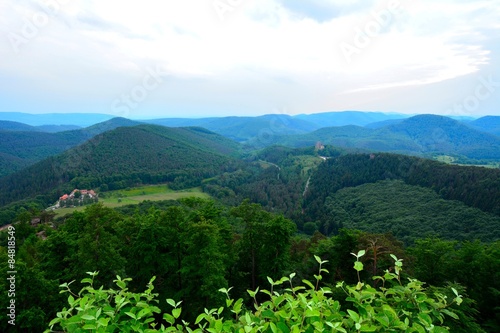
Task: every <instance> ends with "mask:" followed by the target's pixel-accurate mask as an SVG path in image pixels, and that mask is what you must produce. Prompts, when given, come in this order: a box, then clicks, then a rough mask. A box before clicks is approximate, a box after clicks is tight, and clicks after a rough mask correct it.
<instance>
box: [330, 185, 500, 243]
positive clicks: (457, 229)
mask: <svg viewBox="0 0 500 333" xmlns="http://www.w3.org/2000/svg"><path fill="white" fill-rule="evenodd" d="M325 209H326V212H327V216H328V217H329V220H328V222H327V223H329V224H332V225H333V224H336V223H337V224H339V225H341V226H342V227H344V228H351V229H359V230H363V231H367V232H371V233H386V232H391V233H392V234H394V236H396V237H397V238H398V239H399V240H402V241H404V242H405V243H406V244H411V243H413V242H414V240H415V239H418V238H423V237H432V236H438V237H441V238H444V239H450V240H460V241H464V240H469V241H473V240H475V239H480V240H481V241H484V242H491V241H495V240H498V239H500V216H495V215H493V214H490V213H485V212H483V211H481V210H479V209H477V208H472V207H468V206H466V205H465V204H463V203H462V202H460V201H453V200H444V199H443V198H441V197H440V196H439V195H438V194H437V193H436V192H434V191H433V190H431V189H428V188H424V187H420V186H413V185H407V184H405V183H404V182H403V181H401V180H381V181H378V182H376V183H369V184H363V185H360V186H356V187H349V188H344V189H341V190H339V191H337V192H336V193H335V194H333V195H332V196H330V197H328V198H327V199H326V203H325Z"/></svg>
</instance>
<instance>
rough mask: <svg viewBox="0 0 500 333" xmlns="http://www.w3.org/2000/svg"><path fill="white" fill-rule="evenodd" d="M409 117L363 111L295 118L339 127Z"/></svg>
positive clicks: (308, 115)
mask: <svg viewBox="0 0 500 333" xmlns="http://www.w3.org/2000/svg"><path fill="white" fill-rule="evenodd" d="M408 117H409V116H408V115H404V114H398V113H383V112H362V111H342V112H322V113H313V114H301V115H297V116H295V118H297V119H302V120H305V121H308V122H311V123H313V124H316V125H317V126H318V127H338V126H346V125H356V126H366V125H368V124H370V123H374V122H380V121H386V120H397V119H405V118H408Z"/></svg>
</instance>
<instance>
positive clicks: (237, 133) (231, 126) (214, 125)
mask: <svg viewBox="0 0 500 333" xmlns="http://www.w3.org/2000/svg"><path fill="white" fill-rule="evenodd" d="M144 122H147V123H151V124H157V125H163V126H169V127H177V126H199V127H204V128H206V129H208V130H210V131H213V132H215V133H217V134H221V135H223V136H225V137H227V138H230V139H232V140H235V141H239V142H244V141H247V140H250V139H256V138H262V137H265V136H268V135H269V134H271V135H286V134H299V133H307V132H310V131H313V130H315V129H317V128H319V127H320V126H318V125H316V124H312V123H310V122H308V121H305V120H301V119H296V118H294V117H291V116H288V115H280V114H269V115H263V116H257V117H221V118H200V119H188V118H165V119H153V120H144Z"/></svg>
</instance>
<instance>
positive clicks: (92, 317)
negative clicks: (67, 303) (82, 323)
mask: <svg viewBox="0 0 500 333" xmlns="http://www.w3.org/2000/svg"><path fill="white" fill-rule="evenodd" d="M82 319H83V320H95V319H96V318H95V317H94V316H91V315H88V314H84V315H82Z"/></svg>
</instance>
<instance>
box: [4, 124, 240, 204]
mask: <svg viewBox="0 0 500 333" xmlns="http://www.w3.org/2000/svg"><path fill="white" fill-rule="evenodd" d="M237 149H238V144H236V143H234V142H232V141H231V140H229V139H226V138H224V137H221V136H219V135H217V134H214V133H211V132H209V131H207V130H205V129H199V128H175V129H171V128H166V127H161V126H154V125H139V126H135V127H119V128H117V129H115V130H112V131H107V132H105V133H102V134H100V135H97V136H95V137H94V138H92V139H91V140H89V141H88V142H86V143H84V144H82V145H80V146H77V147H75V148H72V149H70V150H68V151H66V152H64V153H63V154H61V155H58V156H54V157H50V158H48V159H45V160H43V161H41V162H38V163H36V164H34V165H32V166H30V167H28V168H26V169H24V170H21V171H19V172H17V173H15V174H11V175H8V176H6V177H3V178H0V205H6V204H9V203H12V202H15V201H18V200H23V199H27V198H35V197H37V196H41V197H39V198H41V199H43V200H45V202H47V203H50V202H53V201H55V200H56V199H57V198H58V196H59V195H61V194H62V193H63V192H65V191H66V192H67V191H70V190H71V189H72V188H97V187H101V189H103V190H113V189H119V188H125V187H129V186H134V185H137V184H155V183H159V182H169V183H170V185H171V188H173V189H175V188H183V187H192V186H198V185H200V182H201V180H202V179H203V178H207V177H212V176H214V175H216V174H218V173H220V172H223V171H224V170H225V168H230V167H231V161H232V160H233V159H232V158H231V157H229V155H231V154H232V155H236V154H237Z"/></svg>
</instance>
